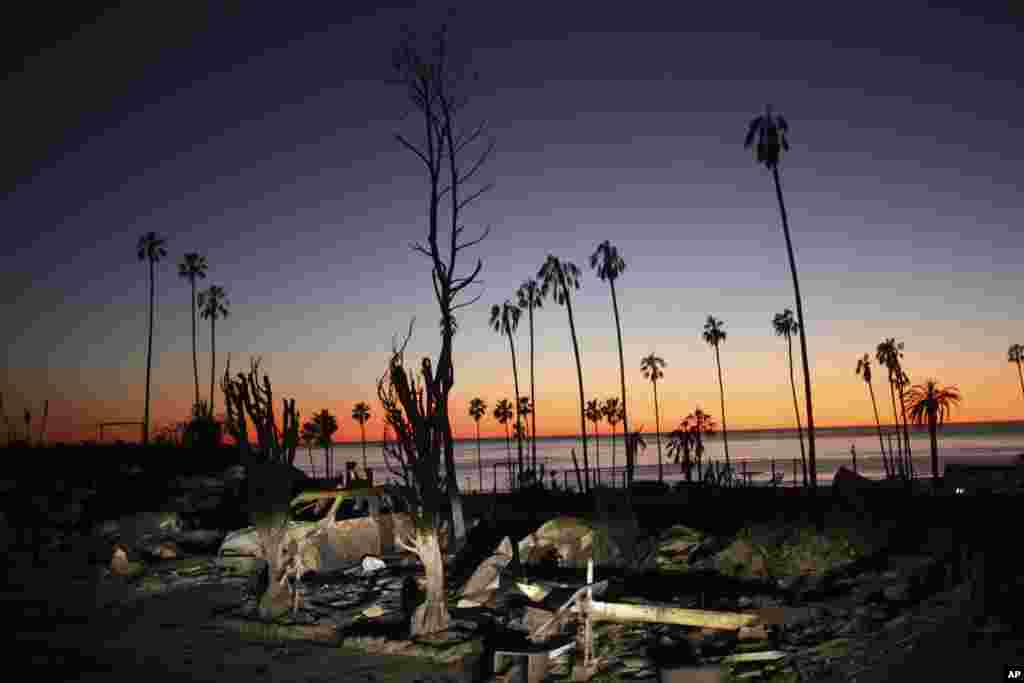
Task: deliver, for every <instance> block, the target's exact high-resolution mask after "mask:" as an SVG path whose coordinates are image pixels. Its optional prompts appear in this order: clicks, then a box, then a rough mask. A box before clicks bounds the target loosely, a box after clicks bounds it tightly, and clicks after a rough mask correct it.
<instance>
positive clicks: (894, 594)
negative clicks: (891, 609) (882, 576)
mask: <svg viewBox="0 0 1024 683" xmlns="http://www.w3.org/2000/svg"><path fill="white" fill-rule="evenodd" d="M882 595H883V596H884V597H885V599H886V600H888V601H889V602H897V603H902V602H909V601H910V597H911V588H910V584H909V583H908V582H906V581H900V582H898V583H893V584H889V585H888V586H886V587H885V588H883V589H882Z"/></svg>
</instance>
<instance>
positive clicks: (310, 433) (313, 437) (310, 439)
mask: <svg viewBox="0 0 1024 683" xmlns="http://www.w3.org/2000/svg"><path fill="white" fill-rule="evenodd" d="M319 435H320V429H319V427H317V425H316V423H315V422H312V421H307V422H305V423H304V424H303V425H302V434H301V435H300V438H301V439H302V443H304V444H306V454H307V455H308V456H309V469H310V471H311V472H312V473H313V478H314V479H315V478H316V466H315V465H313V444H314V443H316V442H317V440H318V438H319ZM325 469H326V464H325ZM325 474H326V472H325Z"/></svg>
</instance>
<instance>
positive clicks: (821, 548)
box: [714, 523, 870, 585]
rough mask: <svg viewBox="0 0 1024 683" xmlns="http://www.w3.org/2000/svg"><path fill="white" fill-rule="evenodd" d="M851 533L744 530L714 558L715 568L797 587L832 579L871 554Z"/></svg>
mask: <svg viewBox="0 0 1024 683" xmlns="http://www.w3.org/2000/svg"><path fill="white" fill-rule="evenodd" d="M866 543H867V542H866V541H864V540H862V539H860V538H858V537H857V536H856V535H855V534H854V533H853V532H851V531H848V530H844V529H841V528H838V527H836V528H829V529H828V530H827V531H825V532H819V531H818V530H817V529H815V528H814V527H813V526H811V525H803V524H780V523H774V524H773V523H768V524H762V525H755V526H752V527H748V528H746V529H743V530H742V531H741V532H740V533H739V534H738V535H737V536H736V537H735V539H733V541H732V542H731V543H730V544H729V545H728V546H727V547H726V548H725V549H723V550H722V551H720V552H719V553H717V554H716V556H715V562H714V566H715V567H716V568H717V569H718V570H719V571H721V572H722V573H724V574H728V575H731V576H737V577H745V578H760V579H772V580H774V581H775V582H777V583H780V585H781V584H792V585H795V584H796V583H797V581H796V578H797V577H806V578H807V579H808V580H811V579H814V578H820V577H824V576H826V575H831V574H832V572H834V571H836V570H837V569H840V568H842V567H845V566H847V565H849V564H850V563H852V562H853V561H855V560H857V559H859V558H860V557H863V556H864V555H865V554H867V553H868V552H869V551H870V548H869V547H868V546H867V545H866Z"/></svg>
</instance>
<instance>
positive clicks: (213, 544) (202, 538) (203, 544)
mask: <svg viewBox="0 0 1024 683" xmlns="http://www.w3.org/2000/svg"><path fill="white" fill-rule="evenodd" d="M174 538H175V540H176V541H177V542H178V543H180V544H182V545H185V546H188V547H190V548H192V549H193V550H198V551H200V552H211V551H214V550H216V549H217V547H218V546H220V544H221V541H223V540H224V532H223V531H218V530H217V529H192V530H190V531H182V532H181V533H178V534H175V537H174Z"/></svg>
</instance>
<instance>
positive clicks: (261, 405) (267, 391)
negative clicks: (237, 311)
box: [221, 357, 299, 465]
mask: <svg viewBox="0 0 1024 683" xmlns="http://www.w3.org/2000/svg"><path fill="white" fill-rule="evenodd" d="M259 364H260V359H259V358H253V359H252V360H251V361H250V369H249V373H248V374H245V373H242V372H240V373H238V375H236V376H235V378H232V377H231V358H230V357H229V358H228V362H227V364H226V365H225V367H224V378H223V379H222V380H221V389H222V391H223V392H224V406H225V408H226V413H227V417H226V424H225V428H226V429H227V431H228V434H230V435H231V437H232V438H233V439H235V442H236V443H237V444H238V448H239V451H240V452H241V453H242V455H243V458H244V457H245V456H248V455H256V456H257V458H258V459H259V460H267V461H273V462H279V463H286V464H288V465H292V464H294V462H295V449H296V448H297V447H298V444H299V422H298V419H299V418H298V413H297V412H296V410H295V399H291V400H289V399H287V398H282V399H281V405H282V414H281V420H282V424H281V428H280V429H278V426H277V422H276V420H275V418H274V392H273V388H272V386H271V384H270V377H269V376H267V375H266V374H264V375H263V381H262V382H260V376H259ZM249 420H251V421H252V424H253V428H254V429H255V431H256V439H257V451H256V453H255V454H253V453H252V450H251V448H250V446H249V427H248V421H249Z"/></svg>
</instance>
